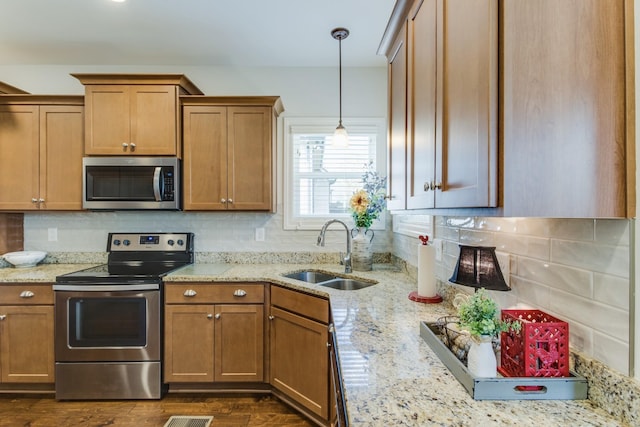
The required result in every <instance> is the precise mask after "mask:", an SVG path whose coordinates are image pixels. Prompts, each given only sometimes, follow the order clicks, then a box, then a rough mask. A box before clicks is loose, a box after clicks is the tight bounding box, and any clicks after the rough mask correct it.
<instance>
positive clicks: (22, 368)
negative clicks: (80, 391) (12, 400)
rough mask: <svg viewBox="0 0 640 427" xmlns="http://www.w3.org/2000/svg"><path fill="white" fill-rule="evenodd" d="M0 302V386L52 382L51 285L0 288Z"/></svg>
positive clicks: (5, 286) (53, 370) (52, 328)
mask: <svg viewBox="0 0 640 427" xmlns="http://www.w3.org/2000/svg"><path fill="white" fill-rule="evenodd" d="M0 301H1V304H11V305H0V386H3V385H7V384H35V383H53V382H54V379H55V376H54V372H55V358H54V344H53V339H54V310H53V291H52V290H51V285H24V286H23V285H21V284H12V285H4V286H0ZM0 388H4V387H0Z"/></svg>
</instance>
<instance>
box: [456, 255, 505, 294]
mask: <svg viewBox="0 0 640 427" xmlns="http://www.w3.org/2000/svg"><path fill="white" fill-rule="evenodd" d="M449 281H450V282H453V283H457V284H458V285H463V286H469V287H472V288H476V289H477V288H485V289H487V290H490V291H510V290H511V288H510V287H509V286H507V283H506V282H505V280H504V277H503V276H502V270H500V264H498V258H497V257H496V248H495V247H487V246H464V245H460V257H459V258H458V263H457V264H456V268H455V270H454V271H453V275H452V276H451V278H450V279H449Z"/></svg>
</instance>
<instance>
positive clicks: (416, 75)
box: [407, 0, 439, 209]
mask: <svg viewBox="0 0 640 427" xmlns="http://www.w3.org/2000/svg"><path fill="white" fill-rule="evenodd" d="M437 3H438V2H437V0H424V1H422V2H418V3H417V4H416V5H415V7H414V8H413V9H412V10H411V12H410V14H409V20H408V22H407V25H408V35H407V38H408V40H409V67H408V76H407V77H408V81H409V87H410V88H411V91H410V92H409V93H408V115H409V120H408V121H407V134H408V138H407V209H419V208H433V207H435V198H434V193H433V192H432V191H431V190H432V188H431V187H432V186H434V185H435V176H436V157H435V156H436V129H437V126H436V120H437V118H438V115H437V110H436V107H437V102H436V101H437V100H438V96H437V95H438V88H439V86H438V73H437V71H438V40H439V37H438V34H437V31H438V27H439V26H438V24H437V22H438V15H437Z"/></svg>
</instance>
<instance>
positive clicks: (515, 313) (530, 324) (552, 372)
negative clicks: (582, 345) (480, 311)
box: [498, 310, 569, 377]
mask: <svg viewBox="0 0 640 427" xmlns="http://www.w3.org/2000/svg"><path fill="white" fill-rule="evenodd" d="M502 320H504V321H510V322H516V321H517V322H520V323H521V324H522V328H521V329H520V332H514V331H511V330H510V331H508V332H502V333H501V336H500V349H501V355H500V362H501V363H500V367H499V368H498V370H499V372H500V373H501V374H502V375H503V376H507V377H568V376H569V325H568V324H567V322H563V321H562V320H560V319H556V318H555V317H553V316H551V315H549V314H547V313H545V312H543V311H540V310H502Z"/></svg>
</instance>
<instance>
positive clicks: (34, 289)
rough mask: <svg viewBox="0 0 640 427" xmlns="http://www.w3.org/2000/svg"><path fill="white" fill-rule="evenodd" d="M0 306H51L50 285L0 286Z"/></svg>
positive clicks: (17, 284)
mask: <svg viewBox="0 0 640 427" xmlns="http://www.w3.org/2000/svg"><path fill="white" fill-rule="evenodd" d="M0 304H2V305H53V289H52V288H51V284H42V283H38V284H35V283H16V284H11V285H1V286H0Z"/></svg>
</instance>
